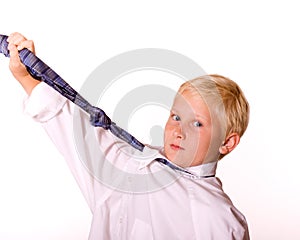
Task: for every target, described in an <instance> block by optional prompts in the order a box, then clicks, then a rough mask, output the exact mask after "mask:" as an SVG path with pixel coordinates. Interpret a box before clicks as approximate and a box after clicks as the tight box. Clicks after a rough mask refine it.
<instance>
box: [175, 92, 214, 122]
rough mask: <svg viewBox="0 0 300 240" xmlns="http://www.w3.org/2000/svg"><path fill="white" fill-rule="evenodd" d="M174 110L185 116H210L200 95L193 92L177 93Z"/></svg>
mask: <svg viewBox="0 0 300 240" xmlns="http://www.w3.org/2000/svg"><path fill="white" fill-rule="evenodd" d="M172 109H173V110H175V111H177V112H184V113H185V114H193V115H196V116H197V115H199V116H202V117H204V116H203V115H205V117H206V118H207V116H206V115H209V111H208V107H207V105H206V103H205V101H204V100H203V98H202V97H201V96H200V95H199V94H193V93H191V92H187V91H185V92H183V93H177V94H176V96H175V99H174V103H173V106H172Z"/></svg>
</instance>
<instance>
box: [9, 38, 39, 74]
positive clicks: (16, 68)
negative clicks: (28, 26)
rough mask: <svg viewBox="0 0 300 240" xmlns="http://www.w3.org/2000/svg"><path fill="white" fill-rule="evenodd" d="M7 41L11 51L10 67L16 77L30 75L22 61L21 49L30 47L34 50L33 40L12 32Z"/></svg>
mask: <svg viewBox="0 0 300 240" xmlns="http://www.w3.org/2000/svg"><path fill="white" fill-rule="evenodd" d="M7 41H8V50H9V53H10V61H9V69H10V70H11V72H12V74H13V75H14V77H15V78H17V79H22V78H24V77H26V76H27V75H28V72H27V70H26V67H25V66H24V65H23V64H22V63H21V61H20V58H19V51H20V50H22V49H23V48H30V50H31V49H32V50H34V46H33V42H32V41H28V40H27V39H26V38H25V37H24V36H23V35H21V34H20V33H13V34H11V35H10V36H9V37H8V39H7Z"/></svg>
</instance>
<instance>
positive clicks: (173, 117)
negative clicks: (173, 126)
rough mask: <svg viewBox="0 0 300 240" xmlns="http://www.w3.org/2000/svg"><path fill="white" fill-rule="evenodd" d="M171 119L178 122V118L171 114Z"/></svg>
mask: <svg viewBox="0 0 300 240" xmlns="http://www.w3.org/2000/svg"><path fill="white" fill-rule="evenodd" d="M171 117H172V119H173V120H174V121H180V117H179V116H178V115H176V114H173V115H172V116H171Z"/></svg>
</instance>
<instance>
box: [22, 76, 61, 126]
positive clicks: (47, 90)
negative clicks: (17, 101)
mask: <svg viewBox="0 0 300 240" xmlns="http://www.w3.org/2000/svg"><path fill="white" fill-rule="evenodd" d="M66 102H67V99H66V98H65V97H63V96H61V95H60V93H58V92H56V91H55V90H54V89H52V88H51V87H50V86H48V85H47V84H46V83H44V82H41V83H39V84H38V85H37V86H35V88H34V89H33V90H32V92H31V94H30V96H27V97H26V98H25V99H24V101H23V112H24V114H26V115H28V116H29V117H31V118H33V119H34V120H35V121H38V122H46V121H48V120H50V119H51V118H53V117H54V116H55V115H57V113H58V112H59V111H60V110H61V109H62V107H63V106H64V104H65V103H66Z"/></svg>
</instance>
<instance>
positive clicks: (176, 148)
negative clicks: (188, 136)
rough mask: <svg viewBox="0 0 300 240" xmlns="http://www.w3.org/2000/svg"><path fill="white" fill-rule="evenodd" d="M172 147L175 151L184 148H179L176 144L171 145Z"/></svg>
mask: <svg viewBox="0 0 300 240" xmlns="http://www.w3.org/2000/svg"><path fill="white" fill-rule="evenodd" d="M170 147H171V148H172V149H173V150H176V151H177V150H183V149H184V148H182V147H180V146H178V145H176V144H170Z"/></svg>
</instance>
